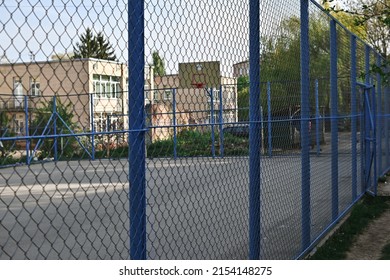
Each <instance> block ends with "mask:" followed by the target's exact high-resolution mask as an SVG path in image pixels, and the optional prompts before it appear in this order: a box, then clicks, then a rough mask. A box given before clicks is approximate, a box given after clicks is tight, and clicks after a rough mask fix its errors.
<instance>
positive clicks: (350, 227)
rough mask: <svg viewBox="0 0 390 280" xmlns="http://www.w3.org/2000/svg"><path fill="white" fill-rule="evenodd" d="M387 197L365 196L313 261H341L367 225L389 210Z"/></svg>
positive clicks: (313, 257) (314, 256) (319, 250)
mask: <svg viewBox="0 0 390 280" xmlns="http://www.w3.org/2000/svg"><path fill="white" fill-rule="evenodd" d="M389 201H390V200H389V198H388V197H371V196H366V197H365V198H364V199H363V201H362V203H359V204H357V205H355V206H354V207H353V209H352V212H351V215H350V216H349V218H348V219H347V221H345V223H344V224H343V225H342V226H341V227H340V228H339V229H338V230H337V231H336V232H335V234H334V235H333V236H332V237H330V238H329V239H328V240H327V241H326V243H325V244H324V245H323V246H321V247H320V248H319V249H318V250H317V252H316V253H315V254H314V255H313V256H312V257H311V259H313V260H343V259H345V258H346V254H347V252H348V250H349V248H350V247H351V245H352V243H353V241H354V240H355V239H356V237H357V236H358V234H360V233H361V232H362V231H363V230H364V229H365V228H366V227H367V226H368V224H369V223H370V222H371V221H372V220H373V219H375V218H378V217H379V216H380V215H381V214H382V213H384V212H385V211H386V210H387V209H389V208H390V205H389Z"/></svg>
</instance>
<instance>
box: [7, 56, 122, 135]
mask: <svg viewBox="0 0 390 280" xmlns="http://www.w3.org/2000/svg"><path fill="white" fill-rule="evenodd" d="M94 74H98V75H108V76H116V77H119V79H120V87H121V89H122V90H123V89H125V88H126V78H127V67H126V66H125V65H124V64H123V63H117V62H113V61H104V60H97V59H73V60H61V61H44V62H29V63H13V64H0V108H3V109H4V110H6V111H7V112H8V113H9V114H10V115H11V116H16V118H17V121H22V122H23V121H24V118H25V117H24V114H23V113H24V106H13V107H14V108H11V107H12V106H9V105H10V104H12V103H13V104H15V97H14V94H13V93H14V81H15V79H18V80H21V83H22V87H23V90H22V95H27V96H29V104H28V106H29V109H31V110H32V111H33V110H34V109H36V108H38V107H40V106H43V104H44V103H47V102H48V101H49V100H50V99H51V98H53V96H54V95H57V96H58V98H60V99H61V101H62V102H63V103H64V104H68V102H70V103H71V104H72V110H73V114H74V119H73V121H74V122H76V123H77V124H78V127H79V129H81V130H89V129H90V123H91V119H90V115H91V104H90V94H91V93H93V76H94ZM31 79H34V80H35V81H36V82H38V83H39V84H40V96H37V97H33V96H31ZM127 96H128V95H127V91H123V92H122V94H121V97H120V99H114V98H112V99H105V100H103V99H101V100H95V102H94V111H97V112H99V113H107V114H112V113H116V114H121V115H126V114H127V107H128V106H127ZM18 98H19V97H18ZM18 98H17V99H18ZM16 103H17V104H18V102H16ZM19 103H20V102H19ZM4 107H7V108H4ZM15 107H23V108H15ZM16 113H18V114H16ZM126 123H127V121H126Z"/></svg>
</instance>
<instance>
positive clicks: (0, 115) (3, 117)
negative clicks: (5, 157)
mask: <svg viewBox="0 0 390 280" xmlns="http://www.w3.org/2000/svg"><path fill="white" fill-rule="evenodd" d="M9 121H10V119H9V117H8V116H7V113H6V112H5V111H0V129H2V128H5V127H7V126H8V123H9ZM0 132H1V130H0Z"/></svg>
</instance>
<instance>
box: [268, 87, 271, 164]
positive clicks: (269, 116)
mask: <svg viewBox="0 0 390 280" xmlns="http://www.w3.org/2000/svg"><path fill="white" fill-rule="evenodd" d="M267 111H268V112H267V115H268V156H269V157H272V112H271V83H270V82H267Z"/></svg>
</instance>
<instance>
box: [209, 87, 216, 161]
mask: <svg viewBox="0 0 390 280" xmlns="http://www.w3.org/2000/svg"><path fill="white" fill-rule="evenodd" d="M210 114H211V116H210V122H211V155H212V156H213V158H215V128H214V125H215V119H214V92H213V88H210Z"/></svg>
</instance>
